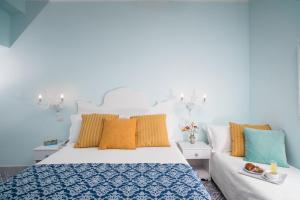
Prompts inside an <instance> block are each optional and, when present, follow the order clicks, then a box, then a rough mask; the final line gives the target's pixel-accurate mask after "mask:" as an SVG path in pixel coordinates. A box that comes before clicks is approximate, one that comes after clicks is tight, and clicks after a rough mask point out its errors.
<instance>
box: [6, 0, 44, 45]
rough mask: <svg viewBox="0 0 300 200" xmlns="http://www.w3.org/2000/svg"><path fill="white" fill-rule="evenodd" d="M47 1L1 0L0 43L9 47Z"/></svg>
mask: <svg viewBox="0 0 300 200" xmlns="http://www.w3.org/2000/svg"><path fill="white" fill-rule="evenodd" d="M47 3H48V0H38V1H36V0H26V1H25V0H1V1H0V45H2V46H6V47H10V46H11V45H12V44H13V43H14V42H15V41H16V40H17V39H18V37H19V36H20V35H21V34H22V33H23V31H24V30H25V29H26V27H27V26H28V25H29V24H30V23H31V21H32V20H33V19H34V18H35V17H36V16H37V15H38V14H39V13H40V11H41V10H42V9H43V8H44V7H45V5H46V4H47Z"/></svg>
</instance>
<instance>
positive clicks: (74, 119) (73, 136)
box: [69, 115, 82, 143]
mask: <svg viewBox="0 0 300 200" xmlns="http://www.w3.org/2000/svg"><path fill="white" fill-rule="evenodd" d="M81 122H82V119H81V115H71V127H70V135H69V142H70V143H76V142H77V139H78V137H79V133H80V128H81Z"/></svg>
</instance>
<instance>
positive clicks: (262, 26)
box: [250, 0, 300, 167]
mask: <svg viewBox="0 0 300 200" xmlns="http://www.w3.org/2000/svg"><path fill="white" fill-rule="evenodd" d="M250 16H251V17H250V30H251V32H250V41H251V43H250V46H251V51H250V57H251V67H250V68H251V73H250V75H251V76H250V77H251V78H250V80H251V84H250V85H251V94H250V96H251V100H250V102H251V118H252V119H253V120H254V121H256V122H261V121H265V122H269V123H271V124H272V126H273V127H274V128H283V129H284V130H285V131H286V134H287V138H286V139H287V141H286V142H287V154H288V160H289V162H290V163H291V164H293V165H295V166H297V167H300V156H299V151H300V147H299V141H300V115H299V113H298V110H299V105H298V82H297V80H298V75H297V73H298V70H297V42H298V41H300V1H296V0H287V1H281V0H272V1H271V0H253V1H251V4H250Z"/></svg>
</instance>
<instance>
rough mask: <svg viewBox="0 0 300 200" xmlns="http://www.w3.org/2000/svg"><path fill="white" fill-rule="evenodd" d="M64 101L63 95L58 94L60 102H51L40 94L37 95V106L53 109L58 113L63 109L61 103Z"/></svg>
mask: <svg viewBox="0 0 300 200" xmlns="http://www.w3.org/2000/svg"><path fill="white" fill-rule="evenodd" d="M46 97H47V95H46ZM64 100H65V95H64V94H60V100H59V101H58V102H56V101H51V100H50V98H44V97H43V95H42V94H39V95H38V105H39V106H43V107H45V108H46V109H48V108H53V109H54V110H55V111H56V112H60V111H61V110H62V109H63V103H64Z"/></svg>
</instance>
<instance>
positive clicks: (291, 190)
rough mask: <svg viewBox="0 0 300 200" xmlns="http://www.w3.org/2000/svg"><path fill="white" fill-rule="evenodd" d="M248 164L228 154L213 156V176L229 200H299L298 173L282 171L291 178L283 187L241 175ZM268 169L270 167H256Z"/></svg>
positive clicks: (291, 169)
mask: <svg viewBox="0 0 300 200" xmlns="http://www.w3.org/2000/svg"><path fill="white" fill-rule="evenodd" d="M244 164H245V161H243V158H241V157H233V156H230V153H229V152H223V153H220V152H213V153H212V157H211V176H212V179H213V180H214V182H215V183H216V184H217V185H218V187H219V188H220V190H221V191H222V193H223V194H224V196H225V197H226V199H228V200H237V199H239V200H299V199H300V191H299V188H300V172H299V170H298V169H296V168H294V167H291V166H290V168H279V171H280V172H282V173H287V174H288V177H287V178H286V180H285V182H284V183H283V184H281V185H275V184H272V183H268V182H264V181H261V180H258V179H254V178H251V177H248V176H244V175H241V174H239V173H238V171H239V170H240V169H242V167H243V166H244ZM257 165H260V166H262V167H264V168H265V169H268V166H267V165H264V164H257Z"/></svg>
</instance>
